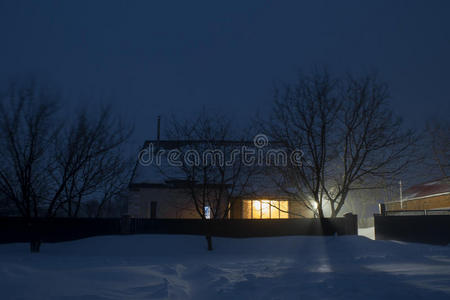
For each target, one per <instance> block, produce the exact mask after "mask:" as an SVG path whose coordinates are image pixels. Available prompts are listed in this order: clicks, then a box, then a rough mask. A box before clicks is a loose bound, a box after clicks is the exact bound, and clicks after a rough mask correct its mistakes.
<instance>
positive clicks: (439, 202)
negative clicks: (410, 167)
mask: <svg viewBox="0 0 450 300" xmlns="http://www.w3.org/2000/svg"><path fill="white" fill-rule="evenodd" d="M439 208H442V209H447V208H450V194H445V195H439V196H434V197H426V198H420V199H413V200H405V201H403V206H402V204H401V202H400V201H397V202H390V203H386V210H388V211H390V210H427V209H439Z"/></svg>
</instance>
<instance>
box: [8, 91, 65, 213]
mask: <svg viewBox="0 0 450 300" xmlns="http://www.w3.org/2000/svg"><path fill="white" fill-rule="evenodd" d="M56 99H57V96H56V95H54V94H52V93H51V92H50V91H49V90H45V89H39V88H37V87H36V85H35V83H34V82H32V83H30V84H28V85H26V86H23V87H22V86H18V85H17V84H11V86H10V87H9V89H8V90H7V92H6V93H4V94H2V99H1V102H0V115H1V117H0V135H1V138H0V143H1V144H0V160H1V161H0V193H1V194H2V195H3V196H4V197H5V198H7V199H9V200H10V201H12V202H13V203H14V204H15V207H16V209H17V210H18V212H19V213H20V214H21V215H22V216H24V217H27V218H31V217H37V216H39V214H40V213H41V209H42V205H43V202H44V200H45V199H46V198H47V196H48V193H49V192H48V191H49V178H48V172H47V171H46V170H48V169H51V165H52V158H51V155H49V152H48V149H50V148H51V145H52V143H53V142H54V140H55V139H56V138H57V136H58V134H59V130H60V124H59V123H58V121H57V120H56V117H55V114H56V112H57V109H58V107H57V104H56Z"/></svg>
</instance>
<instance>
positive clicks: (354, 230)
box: [344, 213, 358, 235]
mask: <svg viewBox="0 0 450 300" xmlns="http://www.w3.org/2000/svg"><path fill="white" fill-rule="evenodd" d="M344 220H345V233H344V234H346V235H358V216H357V215H354V214H352V213H346V214H345V215H344Z"/></svg>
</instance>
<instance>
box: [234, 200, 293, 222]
mask: <svg viewBox="0 0 450 300" xmlns="http://www.w3.org/2000/svg"><path fill="white" fill-rule="evenodd" d="M242 209H243V211H242V217H243V218H244V219H280V218H281V219H283V218H289V203H288V201H279V200H244V201H243V206H242Z"/></svg>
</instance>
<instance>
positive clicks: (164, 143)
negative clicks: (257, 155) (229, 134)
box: [130, 140, 283, 197]
mask: <svg viewBox="0 0 450 300" xmlns="http://www.w3.org/2000/svg"><path fill="white" fill-rule="evenodd" d="M271 144H272V143H271ZM274 144H278V143H274ZM193 145H194V147H195V148H196V149H198V148H200V149H202V148H203V149H210V148H211V145H213V146H217V147H218V148H220V147H223V146H227V147H228V146H230V147H239V146H254V143H253V141H214V142H210V141H198V140H196V141H189V140H160V141H159V142H158V141H156V140H149V141H146V142H145V143H144V147H143V149H148V152H153V154H155V153H156V152H157V151H158V149H162V150H166V153H167V151H170V150H173V149H182V148H184V147H191V146H193ZM153 159H154V161H152V163H150V164H148V165H143V164H140V163H139V162H138V163H137V165H136V169H135V174H134V176H133V179H132V181H131V183H130V188H183V187H186V185H185V184H184V185H183V182H186V179H187V178H186V174H185V173H184V172H183V171H182V170H181V169H180V167H177V166H174V165H171V164H169V162H168V160H167V158H166V157H162V158H161V160H160V163H159V164H157V163H155V162H156V161H155V157H153ZM265 174H266V172H260V171H259V170H257V171H256V172H254V175H252V176H250V179H249V182H248V183H247V184H245V188H244V183H242V182H238V183H236V182H235V183H236V185H237V187H236V188H235V190H234V191H231V185H229V190H230V192H232V193H235V194H237V193H239V192H240V191H241V190H242V188H244V190H245V192H244V194H247V195H254V196H255V197H256V196H257V197H264V196H267V197H276V196H280V195H282V194H283V193H282V192H281V191H280V190H279V189H278V187H277V185H276V184H275V182H274V181H273V180H272V179H271V178H270V177H269V176H267V175H265ZM240 184H241V186H239V185H240ZM238 191H239V192H238Z"/></svg>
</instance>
